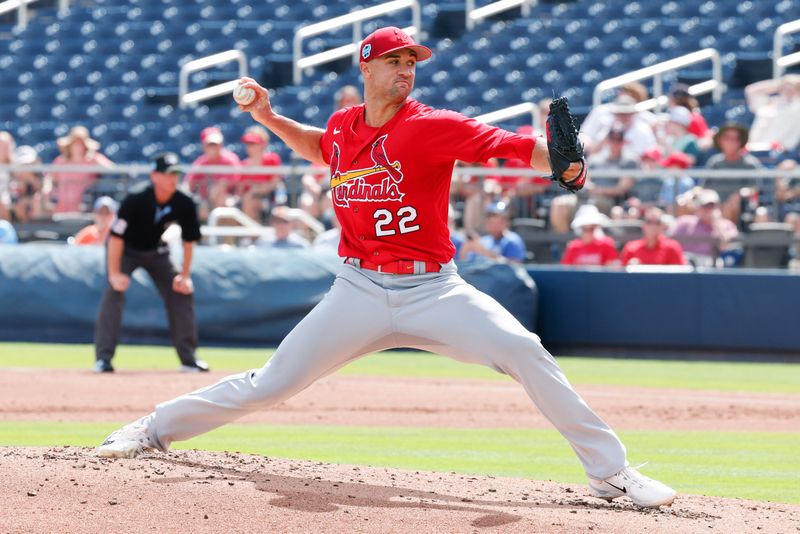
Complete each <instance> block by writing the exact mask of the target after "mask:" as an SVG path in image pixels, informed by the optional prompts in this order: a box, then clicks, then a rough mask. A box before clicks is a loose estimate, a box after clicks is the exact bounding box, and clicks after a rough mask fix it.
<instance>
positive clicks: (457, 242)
mask: <svg viewBox="0 0 800 534" xmlns="http://www.w3.org/2000/svg"><path fill="white" fill-rule="evenodd" d="M460 216H461V213H460V212H459V211H458V210H457V209H455V207H453V204H452V203H450V208H449V209H448V211H447V228H448V229H449V230H450V242H451V243H453V246H454V247H455V248H456V253H455V254H454V255H453V257H454V258H456V259H458V258H460V257H461V247H462V246H464V241H466V239H467V237H466V236H465V235H464V232H462V231H460V230H459V229H458V218H459V217H460Z"/></svg>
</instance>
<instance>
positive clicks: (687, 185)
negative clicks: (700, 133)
mask: <svg viewBox="0 0 800 534" xmlns="http://www.w3.org/2000/svg"><path fill="white" fill-rule="evenodd" d="M659 165H660V166H661V167H662V168H664V169H681V170H684V171H685V170H687V169H689V168H690V167H691V166H692V159H691V156H689V155H688V154H685V153H683V152H674V153H672V154H671V155H669V156H667V157H666V158H663V159H662V160H661V161H660V162H659ZM662 182H663V183H662V186H661V191H660V192H659V195H658V205H659V206H661V207H662V208H664V209H666V210H667V211H668V212H669V213H672V208H673V205H674V204H675V202H676V200H677V198H678V196H679V195H682V194H684V193H686V192H687V191H689V190H691V189H692V188H693V187H694V186H695V183H694V178H692V177H691V176H689V175H688V174H681V175H680V176H677V177H676V176H665V177H664V178H663V179H662Z"/></svg>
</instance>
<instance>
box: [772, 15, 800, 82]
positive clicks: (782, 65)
mask: <svg viewBox="0 0 800 534" xmlns="http://www.w3.org/2000/svg"><path fill="white" fill-rule="evenodd" d="M797 32H800V19H797V20H793V21H792V22H787V23H786V24H781V25H780V26H778V27H777V28H776V29H775V36H774V37H773V41H772V42H773V45H772V77H773V78H780V77H781V76H783V71H784V70H785V69H786V67H790V66H792V65H796V64H798V63H800V52H795V53H793V54H787V55H785V56H784V55H783V38H784V37H785V36H787V35H789V34H790V33H797Z"/></svg>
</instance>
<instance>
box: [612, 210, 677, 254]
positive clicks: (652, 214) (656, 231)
mask: <svg viewBox="0 0 800 534" xmlns="http://www.w3.org/2000/svg"><path fill="white" fill-rule="evenodd" d="M664 228H665V224H664V212H663V211H662V210H661V208H656V207H652V208H650V209H648V210H647V211H646V212H645V214H644V237H643V238H641V239H636V240H634V241H629V242H628V243H626V244H625V247H624V248H623V249H622V263H623V264H625V265H686V258H684V256H683V249H682V248H681V245H680V243H678V242H677V241H675V240H674V239H670V238H668V237H667V236H665V235H664Z"/></svg>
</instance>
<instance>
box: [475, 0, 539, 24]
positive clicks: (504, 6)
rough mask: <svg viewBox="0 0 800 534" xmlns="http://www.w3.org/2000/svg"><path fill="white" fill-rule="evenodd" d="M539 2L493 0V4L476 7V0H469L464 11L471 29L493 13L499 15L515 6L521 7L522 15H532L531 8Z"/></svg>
mask: <svg viewBox="0 0 800 534" xmlns="http://www.w3.org/2000/svg"><path fill="white" fill-rule="evenodd" d="M538 3H539V1H538V0H499V1H497V2H492V3H491V4H488V5H485V6H481V7H478V8H476V7H475V0H467V2H466V10H465V13H464V15H465V17H466V22H467V29H468V30H471V29H472V28H474V27H475V24H476V23H477V22H479V21H481V20H483V19H486V18H489V17H491V16H493V15H497V14H498V13H502V12H503V11H508V10H509V9H514V8H515V7H521V8H522V16H523V17H527V16H528V15H530V12H531V8H533V7H535V6H536V4H538Z"/></svg>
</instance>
